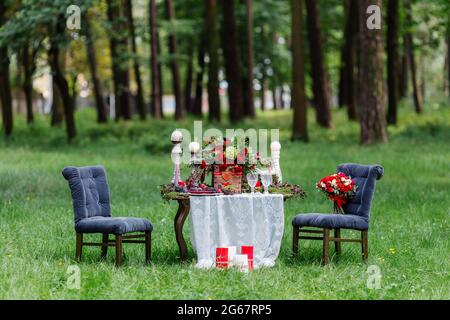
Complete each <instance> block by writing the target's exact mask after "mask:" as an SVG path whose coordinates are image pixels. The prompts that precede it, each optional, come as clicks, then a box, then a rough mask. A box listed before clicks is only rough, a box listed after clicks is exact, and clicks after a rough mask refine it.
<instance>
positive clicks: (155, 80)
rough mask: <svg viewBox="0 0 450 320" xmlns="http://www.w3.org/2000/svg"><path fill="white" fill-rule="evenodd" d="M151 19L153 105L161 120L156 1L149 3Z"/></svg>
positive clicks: (156, 114)
mask: <svg viewBox="0 0 450 320" xmlns="http://www.w3.org/2000/svg"><path fill="white" fill-rule="evenodd" d="M149 13H150V14H149V17H150V22H149V25H150V48H151V61H150V62H151V83H152V94H151V105H152V113H153V117H155V118H156V119H160V118H161V117H162V113H161V110H162V106H161V87H160V85H161V83H160V78H159V76H160V75H159V72H160V69H159V63H158V33H157V29H156V28H157V21H156V19H157V11H156V0H150V2H149Z"/></svg>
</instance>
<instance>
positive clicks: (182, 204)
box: [174, 200, 190, 262]
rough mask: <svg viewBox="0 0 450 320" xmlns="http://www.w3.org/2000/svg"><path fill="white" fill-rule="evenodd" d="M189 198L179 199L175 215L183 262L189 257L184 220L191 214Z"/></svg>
mask: <svg viewBox="0 0 450 320" xmlns="http://www.w3.org/2000/svg"><path fill="white" fill-rule="evenodd" d="M189 207H190V203H189V200H178V211H177V215H176V216H175V221H174V226H175V236H176V238H177V243H178V247H179V248H180V261H181V262H183V261H185V260H186V259H187V255H188V250H187V245H186V241H185V240H184V237H183V226H184V221H185V220H186V218H187V216H188V215H189Z"/></svg>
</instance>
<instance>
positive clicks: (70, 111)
mask: <svg viewBox="0 0 450 320" xmlns="http://www.w3.org/2000/svg"><path fill="white" fill-rule="evenodd" d="M65 21H66V20H65V17H64V15H63V14H60V15H59V16H58V19H57V22H56V28H55V32H54V37H53V39H52V40H51V44H50V50H49V59H50V67H51V69H52V74H53V77H54V81H55V83H56V86H57V87H58V89H59V92H60V94H61V99H62V102H63V109H64V119H65V121H66V131H67V139H68V141H69V142H70V141H72V139H73V138H75V136H76V135H77V130H76V127H75V117H74V105H73V99H72V97H71V95H70V90H69V83H68V82H67V79H66V77H65V76H64V73H63V71H62V69H61V65H60V49H59V43H58V41H60V40H59V39H58V37H60V36H61V35H62V34H64V29H65Z"/></svg>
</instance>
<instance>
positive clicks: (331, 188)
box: [316, 172, 358, 214]
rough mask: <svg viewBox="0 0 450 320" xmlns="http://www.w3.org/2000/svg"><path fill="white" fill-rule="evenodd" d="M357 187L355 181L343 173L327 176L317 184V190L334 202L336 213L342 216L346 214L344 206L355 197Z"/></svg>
mask: <svg viewBox="0 0 450 320" xmlns="http://www.w3.org/2000/svg"><path fill="white" fill-rule="evenodd" d="M357 187H358V186H357V185H356V184H355V181H353V180H352V179H351V178H350V177H347V175H345V174H344V173H342V172H339V173H335V174H332V175H330V176H326V177H324V178H322V179H320V181H319V182H317V184H316V188H317V189H318V190H320V191H322V192H324V193H325V194H326V195H327V197H328V198H329V199H330V200H331V201H333V204H334V211H335V213H340V214H343V213H344V210H343V208H342V206H343V205H344V204H346V203H347V201H348V200H349V199H351V198H352V197H353V196H354V195H355V193H356V189H357Z"/></svg>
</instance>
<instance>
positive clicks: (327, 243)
mask: <svg viewBox="0 0 450 320" xmlns="http://www.w3.org/2000/svg"><path fill="white" fill-rule="evenodd" d="M329 246H330V229H328V228H323V258H322V262H323V264H324V265H325V264H328V261H329V257H328V251H329V250H328V249H329Z"/></svg>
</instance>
